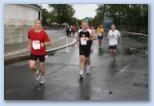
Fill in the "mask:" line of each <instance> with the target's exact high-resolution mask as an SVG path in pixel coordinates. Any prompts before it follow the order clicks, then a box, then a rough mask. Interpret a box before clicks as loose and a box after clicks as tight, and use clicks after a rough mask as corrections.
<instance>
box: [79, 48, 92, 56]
mask: <svg viewBox="0 0 154 106" xmlns="http://www.w3.org/2000/svg"><path fill="white" fill-rule="evenodd" d="M79 52H80V55H84V56H85V57H89V56H90V52H91V48H90V47H79Z"/></svg>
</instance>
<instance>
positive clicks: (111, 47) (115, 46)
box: [109, 45, 117, 49]
mask: <svg viewBox="0 0 154 106" xmlns="http://www.w3.org/2000/svg"><path fill="white" fill-rule="evenodd" d="M109 49H117V45H113V46H109Z"/></svg>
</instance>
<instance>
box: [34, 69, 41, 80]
mask: <svg viewBox="0 0 154 106" xmlns="http://www.w3.org/2000/svg"><path fill="white" fill-rule="evenodd" d="M40 77H41V73H40V71H39V70H37V71H36V72H35V79H36V80H40Z"/></svg>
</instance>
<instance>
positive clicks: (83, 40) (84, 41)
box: [81, 37, 87, 45]
mask: <svg viewBox="0 0 154 106" xmlns="http://www.w3.org/2000/svg"><path fill="white" fill-rule="evenodd" d="M81 45H87V40H86V39H85V38H84V37H82V38H81Z"/></svg>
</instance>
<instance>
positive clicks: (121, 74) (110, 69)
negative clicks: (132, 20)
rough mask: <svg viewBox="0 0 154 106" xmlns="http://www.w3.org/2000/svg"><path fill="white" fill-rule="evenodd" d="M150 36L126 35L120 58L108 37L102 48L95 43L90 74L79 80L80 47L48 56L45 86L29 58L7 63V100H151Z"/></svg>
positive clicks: (5, 76) (120, 47) (5, 90)
mask: <svg viewBox="0 0 154 106" xmlns="http://www.w3.org/2000/svg"><path fill="white" fill-rule="evenodd" d="M147 43H148V42H147V39H134V38H130V37H122V39H121V41H120V45H119V47H118V48H119V53H118V55H117V60H116V61H115V62H114V61H112V58H111V56H110V54H109V53H108V45H107V39H106V38H105V39H104V41H103V46H102V49H100V50H98V47H97V42H96V41H94V42H93V47H92V53H91V70H90V73H91V74H90V75H89V76H87V75H86V74H85V75H84V79H83V81H79V53H78V47H77V46H76V45H75V46H72V47H68V48H66V49H62V50H59V51H57V52H55V53H54V54H52V55H50V56H49V57H48V58H47V59H46V79H47V83H46V84H45V85H39V82H37V81H36V80H35V77H34V73H32V72H31V71H30V70H29V69H28V61H27V60H26V61H21V62H17V63H13V64H8V65H5V66H4V99H5V100H52V101H57V100H58V101H79V100H92V101H105V102H106V101H109V102H110V101H118V102H119V101H120V102H121V101H122V102H128V101H133V102H136V101H137V102H138V101H145V102H147V101H148V100H149V97H150V95H149V94H150V93H149V91H150V90H149V72H148V50H147V47H148V44H147Z"/></svg>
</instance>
